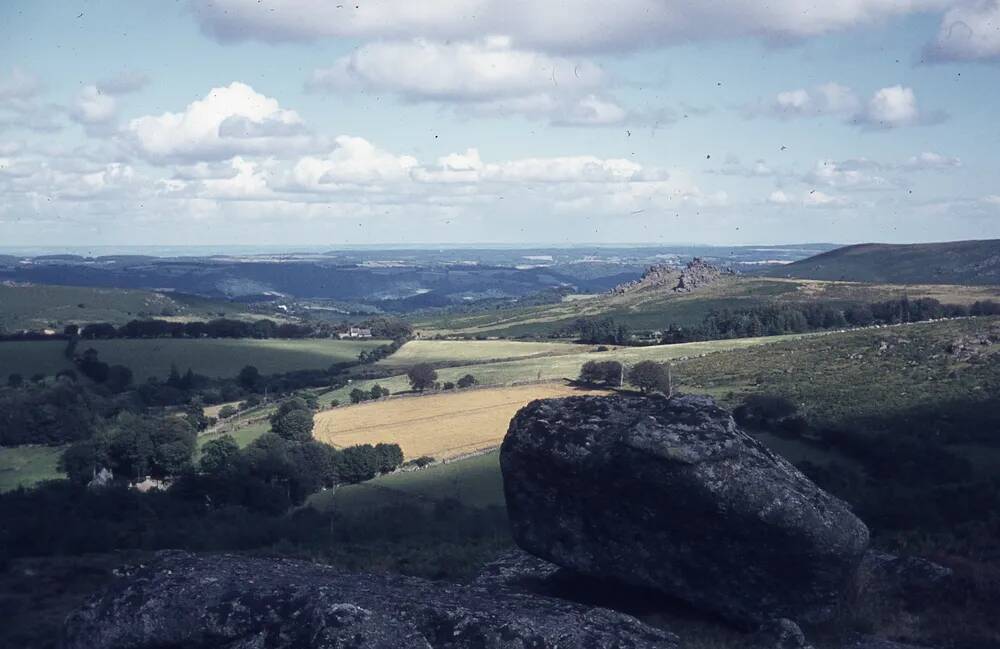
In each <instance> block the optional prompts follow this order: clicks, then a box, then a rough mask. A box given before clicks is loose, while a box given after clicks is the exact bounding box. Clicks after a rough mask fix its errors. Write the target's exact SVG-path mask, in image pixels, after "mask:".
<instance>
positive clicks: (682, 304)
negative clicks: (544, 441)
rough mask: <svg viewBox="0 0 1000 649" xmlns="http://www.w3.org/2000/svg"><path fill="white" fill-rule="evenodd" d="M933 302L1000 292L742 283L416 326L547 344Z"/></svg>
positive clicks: (439, 318) (446, 317)
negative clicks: (622, 328)
mask: <svg viewBox="0 0 1000 649" xmlns="http://www.w3.org/2000/svg"><path fill="white" fill-rule="evenodd" d="M903 296H909V297H911V298H918V297H931V298H935V299H937V300H940V301H941V302H944V303H951V304H970V303H972V302H975V301H976V300H989V299H992V300H998V299H1000V287H997V286H954V285H933V284H931V285H905V286H904V285H893V284H863V283H857V282H841V281H818V280H809V279H781V278H758V277H736V278H728V279H725V280H723V281H721V282H719V283H718V284H715V285H713V286H710V287H707V288H705V289H701V290H698V291H695V292H693V293H673V292H671V291H669V290H663V289H648V290H640V291H634V292H629V293H625V294H623V295H608V294H605V295H598V296H593V297H590V298H587V299H573V300H566V301H564V302H562V303H559V304H546V305H540V306H534V307H525V308H519V309H508V310H504V311H490V312H488V313H475V314H461V315H452V314H447V313H445V314H442V315H436V316H434V317H432V318H428V319H426V320H422V321H419V322H417V323H416V326H417V328H418V330H420V331H421V332H423V333H425V334H426V335H434V334H437V333H440V334H446V335H482V336H505V337H517V336H547V335H550V334H551V333H553V332H555V331H556V330H558V329H560V328H561V327H565V326H566V325H569V324H571V323H572V322H573V321H574V320H576V319H577V318H581V317H588V318H599V317H611V318H614V319H615V321H617V322H621V323H624V324H627V325H628V326H629V327H631V328H632V329H635V330H651V329H663V328H666V327H667V326H668V325H669V324H671V323H673V324H678V325H682V326H687V325H695V324H698V323H700V322H701V321H702V320H703V319H704V317H705V315H707V314H708V313H709V312H710V311H712V310H713V309H725V308H738V307H750V306H758V305H762V304H769V303H775V302H783V303H801V302H817V301H818V302H824V303H827V304H833V305H838V304H839V305H844V306H846V305H849V304H855V303H871V302H878V301H882V300H889V299H896V298H901V297H903Z"/></svg>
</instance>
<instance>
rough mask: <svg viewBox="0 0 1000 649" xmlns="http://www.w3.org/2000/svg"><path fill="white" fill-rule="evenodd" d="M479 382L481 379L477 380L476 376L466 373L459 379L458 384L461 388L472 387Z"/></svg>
mask: <svg viewBox="0 0 1000 649" xmlns="http://www.w3.org/2000/svg"><path fill="white" fill-rule="evenodd" d="M478 384H479V381H477V380H476V377H474V376H472V375H471V374H466V375H465V376H463V377H462V378H460V379H459V380H458V383H456V385H457V386H458V387H460V388H471V387H472V386H474V385H478Z"/></svg>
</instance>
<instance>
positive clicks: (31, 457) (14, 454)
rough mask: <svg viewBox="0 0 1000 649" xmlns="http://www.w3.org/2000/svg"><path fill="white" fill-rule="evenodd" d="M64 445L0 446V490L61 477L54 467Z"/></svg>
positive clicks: (28, 485)
mask: <svg viewBox="0 0 1000 649" xmlns="http://www.w3.org/2000/svg"><path fill="white" fill-rule="evenodd" d="M64 448H65V447H64V446H18V447H15V448H0V492H3V491H10V490H11V489H17V488H18V487H20V486H25V487H30V486H32V485H34V484H35V483H37V482H41V481H43V480H54V479H57V478H62V477H63V474H62V473H60V472H59V470H58V469H57V468H56V466H57V464H58V462H59V456H60V455H61V454H62V452H63V449H64Z"/></svg>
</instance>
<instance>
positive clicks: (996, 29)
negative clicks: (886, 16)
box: [925, 0, 1000, 61]
mask: <svg viewBox="0 0 1000 649" xmlns="http://www.w3.org/2000/svg"><path fill="white" fill-rule="evenodd" d="M925 57H926V58H927V59H929V60H931V61H996V60H1000V0H966V1H964V2H960V3H958V4H956V6H954V7H952V8H951V9H949V10H948V11H947V13H945V15H944V17H943V18H942V19H941V26H940V27H939V28H938V32H937V36H936V38H935V39H934V41H933V42H932V43H930V44H929V45H928V46H927V47H926V48H925Z"/></svg>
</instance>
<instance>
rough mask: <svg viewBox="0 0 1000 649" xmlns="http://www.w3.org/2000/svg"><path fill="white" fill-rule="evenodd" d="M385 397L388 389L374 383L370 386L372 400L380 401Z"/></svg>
mask: <svg viewBox="0 0 1000 649" xmlns="http://www.w3.org/2000/svg"><path fill="white" fill-rule="evenodd" d="M387 396H389V389H388V388H383V387H382V386H381V385H379V384H378V383H376V384H375V385H373V386H372V390H371V398H372V399H381V398H382V397H387Z"/></svg>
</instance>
